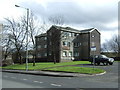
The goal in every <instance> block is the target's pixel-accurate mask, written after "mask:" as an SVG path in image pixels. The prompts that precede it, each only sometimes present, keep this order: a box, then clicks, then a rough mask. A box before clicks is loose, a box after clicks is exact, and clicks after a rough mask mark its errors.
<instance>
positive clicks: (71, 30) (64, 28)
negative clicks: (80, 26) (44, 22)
mask: <svg viewBox="0 0 120 90" xmlns="http://www.w3.org/2000/svg"><path fill="white" fill-rule="evenodd" d="M53 27H54V28H56V29H58V30H63V31H68V32H75V33H89V32H92V31H94V30H96V31H97V32H98V33H100V32H99V31H98V30H97V29H95V28H89V29H84V30H77V29H74V28H71V27H61V26H56V25H52V26H51V27H50V29H51V28H53ZM50 29H49V30H50ZM41 36H47V33H43V34H40V35H38V36H35V37H41Z"/></svg>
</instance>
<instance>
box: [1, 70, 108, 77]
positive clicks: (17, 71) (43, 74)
mask: <svg viewBox="0 0 120 90" xmlns="http://www.w3.org/2000/svg"><path fill="white" fill-rule="evenodd" d="M2 72H9V73H20V74H31V75H42V76H54V77H76V76H77V77H79V76H95V75H103V74H105V73H106V72H104V73H99V74H80V73H67V72H51V71H29V70H28V71H25V70H7V69H2Z"/></svg>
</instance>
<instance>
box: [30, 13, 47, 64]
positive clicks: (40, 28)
mask: <svg viewBox="0 0 120 90" xmlns="http://www.w3.org/2000/svg"><path fill="white" fill-rule="evenodd" d="M47 27H48V26H47V24H46V22H45V21H44V20H43V23H42V24H41V23H40V22H39V21H37V20H35V16H34V14H33V13H32V12H31V14H30V18H29V37H30V42H31V44H30V46H31V49H32V51H33V52H32V56H33V66H35V55H36V50H35V44H36V43H35V36H37V35H39V34H41V33H43V32H45V31H46V30H47Z"/></svg>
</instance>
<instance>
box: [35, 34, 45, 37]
mask: <svg viewBox="0 0 120 90" xmlns="http://www.w3.org/2000/svg"><path fill="white" fill-rule="evenodd" d="M45 36H47V33H42V34H40V35H38V36H35V38H36V37H45Z"/></svg>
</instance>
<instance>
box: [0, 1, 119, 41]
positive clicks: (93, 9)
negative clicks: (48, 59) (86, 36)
mask: <svg viewBox="0 0 120 90" xmlns="http://www.w3.org/2000/svg"><path fill="white" fill-rule="evenodd" d="M118 2H119V0H0V23H3V24H4V23H5V21H4V18H15V19H16V18H19V17H20V16H22V15H24V14H25V13H26V10H25V9H23V8H17V7H15V5H19V6H21V7H25V8H29V9H30V11H32V12H33V13H34V15H35V16H36V17H37V19H43V18H44V19H48V18H49V17H50V16H54V15H62V16H63V17H64V26H69V27H72V28H75V29H79V30H81V29H88V28H97V29H98V30H99V31H100V33H101V43H104V42H105V41H106V40H109V39H110V38H111V37H112V36H113V35H114V34H118Z"/></svg>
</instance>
